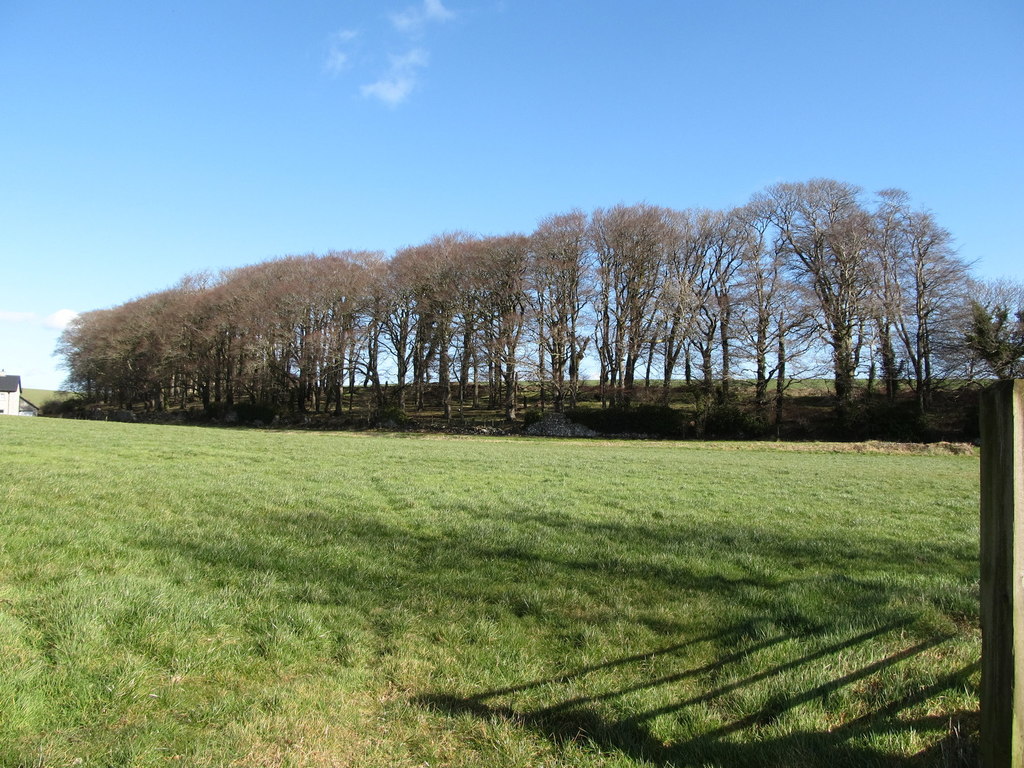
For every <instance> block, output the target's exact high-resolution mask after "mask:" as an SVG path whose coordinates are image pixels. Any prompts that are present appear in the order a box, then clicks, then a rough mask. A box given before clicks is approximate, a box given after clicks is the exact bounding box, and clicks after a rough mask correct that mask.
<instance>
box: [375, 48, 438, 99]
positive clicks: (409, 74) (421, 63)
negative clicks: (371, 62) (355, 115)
mask: <svg viewBox="0 0 1024 768" xmlns="http://www.w3.org/2000/svg"><path fill="white" fill-rule="evenodd" d="M429 62H430V57H429V55H428V54H427V52H426V51H425V50H423V49H422V48H413V49H412V50H411V51H409V52H408V53H406V54H404V55H402V56H392V57H391V67H390V69H389V70H388V72H387V74H385V75H384V76H383V77H381V78H380V79H379V80H377V81H375V82H373V83H369V84H367V85H364V86H363V87H362V88H361V89H360V90H361V92H362V94H363V96H366V97H368V98H373V99H378V100H380V101H382V102H384V103H385V104H387V105H388V106H390V107H395V106H398V105H399V104H401V103H402V102H403V101H405V100H406V99H407V98H409V94H411V93H412V92H413V90H414V89H415V88H416V85H417V82H418V70H420V69H422V68H423V67H425V66H427V64H428V63H429Z"/></svg>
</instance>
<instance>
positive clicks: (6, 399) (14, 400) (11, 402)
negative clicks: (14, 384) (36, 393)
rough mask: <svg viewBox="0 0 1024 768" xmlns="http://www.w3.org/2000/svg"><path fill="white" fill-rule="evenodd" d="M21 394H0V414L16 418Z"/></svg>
mask: <svg viewBox="0 0 1024 768" xmlns="http://www.w3.org/2000/svg"><path fill="white" fill-rule="evenodd" d="M20 403H21V394H20V393H18V392H0V413H2V414H4V415H11V416H17V415H18V405H19V404H20Z"/></svg>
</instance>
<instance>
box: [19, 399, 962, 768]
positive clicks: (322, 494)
mask: <svg viewBox="0 0 1024 768" xmlns="http://www.w3.org/2000/svg"><path fill="white" fill-rule="evenodd" d="M0 444H2V445H3V446H4V449H5V454H6V457H7V458H6V459H5V466H4V474H3V476H2V479H0V509H2V510H3V512H2V513H0V670H2V673H0V765H3V766H73V765H84V766H167V765H182V766H276V765H282V766H284V765H287V766H380V767H383V766H409V767H410V768H412V767H413V766H488V768H500V767H502V766H509V767H511V766H538V767H539V766H546V767H547V768H554V767H556V766H564V767H568V766H584V767H588V766H621V767H626V766H780V765H785V766H819V765H828V766H830V768H835V767H837V766H855V765H856V766H861V765H872V766H874V765H877V766H928V765H936V766H945V765H964V764H968V763H967V762H966V758H965V755H967V754H969V752H970V749H971V745H970V738H969V735H970V733H971V732H972V731H973V730H974V729H975V728H976V724H977V723H976V710H977V683H978V658H979V646H980V643H979V632H978V629H977V625H978V616H977V610H978V608H977V603H978V563H977V546H978V545H977V540H978V531H977V513H976V510H977V503H978V500H977V473H978V466H977V458H976V457H973V456H925V455H884V454H857V453H831V452H821V451H819V452H802V451H793V450H788V451H782V450H776V449H775V448H773V447H772V446H771V445H763V446H758V445H753V444H744V445H740V444H714V445H712V444H708V445H703V444H699V443H686V444H680V443H671V442H615V441H554V440H549V441H545V440H528V439H501V438H498V439H491V438H451V437H448V438H445V437H438V436H433V437H431V436H421V435H416V436H401V435H387V434H379V435H378V434H355V433H287V432H272V431H262V430H248V431H246V430H227V429H221V430H217V429H208V428H207V429H204V428H189V427H170V426H150V425H121V424H113V423H103V422H70V421H61V420H51V419H16V418H9V419H3V420H0Z"/></svg>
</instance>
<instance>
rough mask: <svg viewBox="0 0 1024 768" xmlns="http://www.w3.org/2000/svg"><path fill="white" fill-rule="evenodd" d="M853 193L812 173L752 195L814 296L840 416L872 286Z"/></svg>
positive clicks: (866, 238)
mask: <svg viewBox="0 0 1024 768" xmlns="http://www.w3.org/2000/svg"><path fill="white" fill-rule="evenodd" d="M859 195H860V189H859V188H858V187H855V186H853V185H851V184H845V183H842V182H838V181H834V180H832V179H813V180H811V181H808V182H802V183H796V184H776V185H774V186H771V187H769V188H768V189H767V190H766V191H765V192H763V193H761V194H759V195H756V196H755V198H754V201H753V203H754V206H755V207H756V208H757V209H758V211H759V214H760V215H762V216H764V217H766V218H768V220H769V221H771V222H772V224H773V225H774V226H775V227H776V229H777V237H778V247H779V248H780V249H781V252H782V253H783V254H785V255H786V257H787V260H788V265H789V268H790V269H791V270H792V271H793V274H794V275H795V276H796V278H797V279H798V280H799V281H801V282H802V283H803V284H804V285H806V286H807V287H808V288H809V289H810V291H811V292H812V293H813V295H814V297H815V298H816V300H817V304H818V311H819V313H820V322H821V324H822V330H823V339H824V341H825V343H826V344H827V345H828V347H829V348H830V351H831V357H832V370H833V374H834V376H835V390H836V410H837V414H838V415H839V417H840V419H843V418H845V416H846V415H847V413H848V409H849V406H850V403H851V400H852V397H853V383H854V376H855V373H856V370H857V367H858V365H859V362H860V353H861V347H862V344H863V336H862V331H863V328H864V323H865V322H866V319H867V316H868V307H867V301H868V297H869V296H870V290H871V286H872V280H871V279H870V275H869V271H870V269H872V264H871V259H872V254H873V251H872V244H873V243H872V229H871V222H870V217H869V215H868V213H867V211H865V210H864V208H863V207H862V206H861V204H860V202H859V199H858V198H859Z"/></svg>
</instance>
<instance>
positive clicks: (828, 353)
mask: <svg viewBox="0 0 1024 768" xmlns="http://www.w3.org/2000/svg"><path fill="white" fill-rule="evenodd" d="M57 354H59V355H60V356H62V357H63V359H64V364H65V367H66V368H67V370H68V386H69V387H70V388H71V389H73V390H75V391H79V392H81V393H82V394H84V395H85V396H86V397H87V398H89V399H90V400H93V401H100V402H107V403H112V404H119V405H121V406H124V407H129V408H130V407H132V406H133V405H135V404H139V403H145V404H146V407H148V408H153V409H157V410H162V409H165V408H168V407H171V406H172V405H174V404H179V403H180V404H181V405H182V406H185V405H187V404H188V403H189V402H195V401H197V400H198V401H201V402H202V404H203V407H204V408H205V409H206V410H207V411H215V410H218V409H221V410H222V409H224V408H231V407H232V406H234V405H235V404H237V403H240V402H248V403H252V404H263V405H268V406H271V407H273V408H277V409H287V410H289V411H291V412H296V413H304V412H309V411H314V412H320V411H325V412H330V411H332V410H333V411H334V412H336V413H339V414H340V413H341V412H342V409H343V407H344V406H343V401H344V395H345V392H346V389H347V390H348V391H349V392H353V391H354V390H355V389H356V388H357V387H362V388H364V389H366V388H368V389H369V391H370V392H372V403H373V407H374V408H376V409H377V410H379V411H383V410H385V409H389V408H390V409H397V410H399V411H402V412H404V411H406V410H408V409H410V408H422V407H423V396H424V392H425V391H426V390H427V389H428V388H431V387H432V388H433V389H434V390H435V391H437V390H439V391H440V406H441V408H442V410H443V415H444V418H445V419H447V420H450V419H451V417H452V408H453V403H454V402H458V403H462V402H464V400H465V398H466V397H467V396H469V393H470V391H472V397H473V398H474V402H475V399H476V398H477V397H478V395H479V389H480V387H481V386H483V387H485V388H486V389H485V393H486V396H487V398H488V400H489V402H490V404H491V405H492V406H493V407H499V408H501V409H502V410H503V411H504V414H505V417H506V418H507V419H510V420H512V419H516V418H517V415H518V414H517V403H518V399H517V393H518V391H519V386H520V381H524V382H525V381H530V382H534V383H535V384H536V385H539V387H540V391H541V393H542V398H546V402H547V403H548V404H549V405H550V407H552V408H553V409H554V410H556V411H561V410H563V408H568V407H572V406H575V404H576V401H577V398H578V396H579V393H580V388H581V384H582V380H583V374H584V370H583V365H584V361H586V360H594V361H596V364H597V366H598V389H599V392H600V399H601V403H602V406H619V407H629V406H630V405H631V404H632V403H633V401H634V396H635V393H636V391H637V387H638V386H640V385H641V384H642V385H643V386H644V387H645V388H646V389H652V388H657V387H660V388H661V389H662V391H663V392H664V396H665V402H668V391H669V389H670V387H671V386H672V382H673V381H677V380H685V381H686V382H687V383H688V384H695V385H696V391H697V392H698V393H700V396H701V397H705V398H707V400H708V401H711V400H712V399H714V400H717V401H718V402H725V401H728V399H729V398H730V396H731V386H730V384H731V382H733V381H734V379H735V378H736V376H737V374H738V373H740V372H742V373H743V374H744V378H746V379H749V380H751V381H752V383H753V405H754V407H755V408H756V409H757V411H758V412H759V413H761V414H763V415H764V416H765V418H766V419H775V420H777V419H779V418H780V417H781V407H782V402H783V398H784V395H785V391H786V388H787V387H788V386H789V384H790V383H791V382H792V381H794V380H796V379H799V378H808V377H811V376H815V377H822V376H824V375H829V374H830V377H831V378H832V380H833V381H834V404H835V410H836V414H837V416H838V417H839V418H840V419H842V418H843V417H844V415H845V414H847V413H848V412H849V409H850V406H851V404H852V400H853V396H854V382H855V380H856V378H857V377H858V375H860V376H861V377H863V378H867V379H868V381H869V385H874V384H877V388H878V391H879V392H881V393H884V396H885V397H886V398H888V399H890V400H892V399H894V398H895V397H896V393H897V391H898V390H900V389H901V388H902V389H908V390H910V391H912V392H913V393H914V402H915V406H916V409H917V410H918V412H919V413H922V414H923V413H926V412H927V411H928V410H929V408H930V407H931V404H932V397H933V395H934V393H935V392H936V390H937V388H939V387H940V386H941V385H942V384H943V382H946V381H949V380H952V379H956V380H958V381H969V380H972V379H975V378H977V377H999V378H1005V377H1011V376H1014V375H1022V372H1024V365H1022V360H1024V288H1022V287H1021V286H1020V285H1019V284H1015V283H1009V282H1006V281H1001V282H994V283H983V282H979V281H976V280H973V279H972V277H971V273H970V265H969V263H968V262H967V261H966V260H965V259H964V258H962V257H961V256H960V255H959V254H958V253H957V250H956V248H955V244H954V239H953V236H952V235H951V233H950V232H949V231H948V230H946V229H944V228H943V227H941V226H940V225H939V224H938V223H937V222H936V221H935V218H934V216H933V215H932V214H931V213H930V212H928V211H925V210H921V209H916V208H913V207H912V206H911V204H910V199H909V196H908V195H907V193H905V192H903V191H901V190H896V189H888V190H884V191H882V192H879V193H878V194H877V195H876V196H875V197H874V198H872V199H868V198H867V197H866V196H865V195H864V193H863V191H862V190H861V188H860V187H857V186H855V185H852V184H849V183H845V182H841V181H836V180H833V179H811V180H809V181H806V182H795V183H779V184H774V185H771V186H769V187H767V188H765V189H764V190H762V191H760V192H758V193H756V194H754V195H753V196H752V197H751V199H750V200H749V201H748V202H747V203H746V204H745V205H742V206H739V207H736V208H733V209H730V210H710V209H687V210H676V209H671V208H665V207H661V206H655V205H651V204H648V203H639V204H632V205H626V204H620V205H616V206H613V207H611V208H598V209H595V210H594V211H592V212H591V213H589V214H588V213H585V212H583V211H581V210H579V209H574V210H571V211H569V212H566V213H561V214H555V215H551V216H547V217H545V218H543V219H542V220H541V221H540V222H539V223H538V225H537V227H536V229H535V230H534V231H533V232H532V233H530V234H528V235H527V234H508V235H495V236H477V235H470V234H467V233H465V232H448V233H444V234H441V235H437V236H434V237H432V238H431V239H430V240H429V241H427V242H425V243H423V244H420V245H414V246H408V247H403V248H399V249H397V250H396V251H395V252H394V253H393V254H390V255H388V254H385V253H384V252H383V251H351V250H347V251H331V252H329V253H327V254H324V255H315V254H306V255H299V256H284V257H281V258H276V259H272V260H269V261H265V262H261V263H258V264H254V265H250V266H244V267H239V268H234V269H228V270H224V271H222V272H220V273H219V274H217V275H211V274H200V275H189V276H186V277H185V278H183V279H182V280H181V282H180V283H179V284H178V285H176V286H174V287H173V288H169V289H166V290H162V291H158V292H155V293H152V294H148V295H146V296H143V297H141V298H138V299H134V300H132V301H129V302H126V303H124V304H121V305H118V306H115V307H113V308H110V309H100V310H94V311H91V312H85V313H83V314H82V315H80V316H79V317H78V318H77V319H76V320H75V321H74V322H73V323H72V324H71V325H70V326H69V327H68V328H67V330H66V331H65V332H64V333H63V334H62V336H61V339H60V341H59V343H58V348H57ZM826 371H827V373H826Z"/></svg>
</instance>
